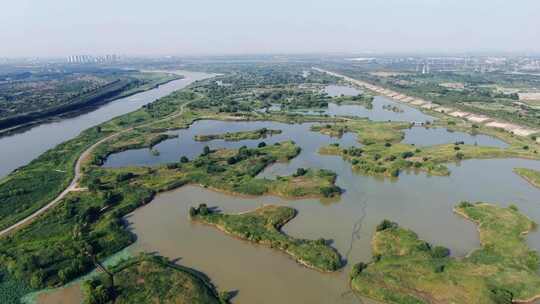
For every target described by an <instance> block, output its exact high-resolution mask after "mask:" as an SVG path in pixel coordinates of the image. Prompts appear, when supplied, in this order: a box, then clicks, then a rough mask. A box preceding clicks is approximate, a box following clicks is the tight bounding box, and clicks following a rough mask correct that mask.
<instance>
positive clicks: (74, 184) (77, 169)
mask: <svg viewBox="0 0 540 304" xmlns="http://www.w3.org/2000/svg"><path fill="white" fill-rule="evenodd" d="M190 103H191V101H189V102H186V103H184V104H182V105H181V106H180V110H179V111H178V112H176V113H175V114H172V115H171V116H167V117H165V118H162V119H160V120H156V121H152V122H149V123H146V124H142V125H138V126H135V127H131V128H128V129H125V130H122V131H119V132H116V133H114V134H111V135H109V136H107V137H105V138H102V139H101V140H99V141H98V142H96V143H95V144H93V145H92V146H90V147H89V148H88V149H86V150H84V152H82V153H81V155H80V156H79V158H78V159H77V162H76V163H75V175H74V176H73V179H72V180H71V182H70V184H69V186H67V188H66V189H64V191H62V192H61V193H60V194H59V195H58V196H57V197H56V198H55V199H53V200H52V201H50V202H49V203H48V204H47V205H45V206H43V207H41V208H40V209H38V210H37V211H35V212H34V213H32V214H31V215H29V216H27V217H26V218H24V219H22V220H20V221H18V222H17V223H15V224H13V225H11V226H9V227H8V228H6V229H4V230H2V231H0V237H3V236H5V235H7V234H9V233H10V232H13V231H15V230H17V229H19V228H21V227H23V226H24V225H26V224H29V223H31V222H32V221H34V220H35V219H36V218H37V217H38V216H40V215H41V214H43V213H45V212H46V211H47V210H49V209H51V208H52V207H54V206H56V205H57V204H58V203H59V202H60V201H61V200H62V199H63V198H64V197H66V195H67V194H68V193H70V192H71V191H78V190H80V188H79V187H78V184H79V181H80V179H81V177H82V171H81V167H82V164H83V162H84V161H85V160H86V159H87V158H88V157H89V156H90V155H91V154H92V152H93V151H94V150H95V149H96V147H98V146H99V145H101V144H102V143H104V142H106V141H108V140H110V139H113V138H115V137H118V136H120V135H122V134H124V133H127V132H129V131H132V130H133V129H135V128H140V127H146V126H150V125H152V124H155V123H159V122H163V121H167V120H169V119H174V118H176V117H178V116H180V115H182V114H184V109H185V107H186V106H187V105H189V104H190Z"/></svg>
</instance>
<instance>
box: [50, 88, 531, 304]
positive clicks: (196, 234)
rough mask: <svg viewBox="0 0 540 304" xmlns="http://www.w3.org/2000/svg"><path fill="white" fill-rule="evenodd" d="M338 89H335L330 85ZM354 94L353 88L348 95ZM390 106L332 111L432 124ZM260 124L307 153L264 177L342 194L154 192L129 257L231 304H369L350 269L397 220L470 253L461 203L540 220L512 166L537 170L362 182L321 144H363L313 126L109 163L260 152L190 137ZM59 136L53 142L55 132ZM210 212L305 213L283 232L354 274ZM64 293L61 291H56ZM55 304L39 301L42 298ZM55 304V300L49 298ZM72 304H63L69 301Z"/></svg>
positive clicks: (477, 140) (471, 169) (423, 133)
mask: <svg viewBox="0 0 540 304" xmlns="http://www.w3.org/2000/svg"><path fill="white" fill-rule="evenodd" d="M332 89H333V90H335V88H332ZM346 93H349V90H348V89H347V91H344V93H343V94H346ZM388 104H390V105H396V104H395V103H394V102H393V101H391V100H389V99H386V98H383V97H376V98H375V101H374V105H373V109H366V108H364V107H362V106H357V105H344V106H338V105H335V104H330V106H329V108H328V110H327V111H325V112H326V113H327V114H330V115H335V114H346V115H356V116H362V117H366V116H367V117H370V118H371V119H373V120H396V121H399V120H402V121H426V120H430V119H433V118H432V117H429V116H427V115H426V114H424V113H422V112H420V111H418V110H416V109H413V108H410V107H407V106H406V105H402V104H399V107H400V108H402V109H403V112H393V111H388V110H385V109H383V108H382V107H383V106H384V105H388ZM261 127H266V128H272V129H280V130H282V131H283V133H281V134H279V135H275V136H272V137H268V138H265V139H263V140H264V141H265V142H267V143H274V142H279V141H283V140H289V139H291V140H294V141H295V142H296V144H298V145H299V146H300V147H302V152H301V153H300V155H298V156H297V157H296V158H294V159H292V160H291V161H290V162H288V163H278V164H275V165H272V166H270V167H268V168H267V169H266V170H264V171H263V172H262V173H261V174H260V178H274V177H275V176H276V175H285V174H291V173H292V172H294V171H295V170H296V169H297V168H299V167H304V168H307V167H314V168H326V169H330V170H332V171H334V172H336V173H337V174H338V179H337V184H338V185H339V186H340V187H342V188H343V189H345V192H344V193H343V194H342V196H341V198H339V199H331V200H328V199H321V200H320V199H301V200H286V199H282V198H278V197H274V196H262V197H236V196H231V195H227V194H223V193H219V192H215V191H211V190H208V189H204V188H201V187H197V186H184V187H182V188H179V189H177V190H174V191H170V192H167V193H163V194H160V195H158V196H157V197H156V198H155V199H154V201H153V202H152V203H150V204H148V205H146V206H144V207H142V208H140V209H138V210H136V211H135V212H133V213H132V214H130V215H129V216H127V217H126V218H127V221H128V222H129V225H130V228H131V229H132V231H133V232H134V233H135V234H136V235H137V242H136V243H135V245H134V246H132V248H131V250H132V251H134V252H137V251H141V250H142V251H147V252H159V253H160V254H162V255H165V256H168V257H170V258H175V259H179V263H181V264H183V265H185V266H188V267H193V268H195V269H197V270H199V271H201V272H203V273H205V274H206V275H208V276H209V277H210V278H211V279H212V281H213V283H215V284H216V285H217V286H218V288H219V289H220V290H237V291H238V294H237V296H236V297H235V298H234V303H242V304H245V303H247V304H251V303H258V304H263V303H306V304H307V303H310V304H311V303H373V302H370V301H369V300H366V299H362V298H360V297H358V296H356V295H354V294H352V293H351V292H350V289H349V286H348V272H349V270H350V267H351V266H352V265H353V264H354V263H357V262H360V261H364V262H367V261H369V260H370V259H371V246H370V240H371V237H372V235H373V233H374V230H375V226H376V225H377V224H378V223H379V222H380V221H381V220H382V219H385V218H386V219H391V220H393V221H396V222H398V223H399V224H400V225H401V226H404V227H408V228H411V229H413V230H415V231H416V232H417V233H418V234H419V236H420V237H421V238H422V239H425V240H427V241H429V242H431V243H433V244H437V245H443V246H446V247H448V248H450V249H451V251H452V255H454V256H463V255H466V254H467V253H468V252H469V251H471V250H474V249H475V248H478V247H479V238H478V235H477V231H476V227H475V225H473V224H472V223H471V222H469V221H467V220H465V219H463V218H461V217H459V216H457V215H455V214H454V213H453V212H452V208H453V207H454V206H455V205H456V204H457V203H459V202H460V201H462V200H468V201H473V202H476V201H485V202H492V203H496V204H499V205H503V206H507V205H509V204H511V203H513V204H516V205H517V206H518V207H519V209H520V210H521V211H522V212H524V213H525V214H527V215H528V216H530V217H531V218H532V219H533V220H535V221H537V222H540V208H539V207H540V190H539V189H536V188H534V187H532V186H531V185H529V184H528V183H527V182H526V181H524V180H523V179H521V178H520V177H519V176H517V175H516V174H515V173H513V172H512V169H513V168H515V167H528V168H534V169H537V170H540V162H538V161H531V160H521V159H493V160H467V161H462V162H460V163H453V164H448V167H449V168H450V170H451V175H450V176H446V177H437V176H428V175H426V174H424V173H418V172H403V173H402V174H401V175H400V176H399V178H397V179H384V178H375V177H372V176H364V175H361V174H359V173H357V172H353V171H352V170H351V165H350V164H349V163H347V162H345V161H343V160H342V159H341V157H335V156H322V155H319V154H318V152H317V150H318V149H319V147H321V146H324V145H327V144H330V143H335V142H339V143H340V145H341V146H351V145H355V146H360V144H359V143H358V142H357V140H356V135H354V134H345V135H344V136H343V137H342V138H332V137H329V136H326V135H322V134H319V133H315V132H311V131H310V130H309V128H310V124H294V125H291V124H283V123H274V122H222V121H208V120H203V121H197V122H195V123H194V124H193V125H192V126H191V127H190V128H189V129H184V130H177V131H173V133H177V134H178V135H179V137H178V138H174V139H171V140H167V141H165V142H162V143H160V144H158V145H157V146H155V147H154V148H155V149H156V150H158V151H159V152H160V153H159V155H156V154H155V153H150V151H149V150H148V149H139V150H130V151H125V152H121V153H117V154H113V155H111V156H110V157H109V159H108V160H107V162H106V163H105V166H108V167H120V166H128V165H143V166H150V165H155V164H161V163H167V162H171V161H177V160H178V159H179V158H180V157H181V156H182V155H186V156H188V157H189V158H193V157H195V156H197V155H199V154H200V153H201V152H202V149H203V147H204V146H205V145H209V146H210V147H212V148H233V147H240V146H242V145H247V146H255V145H257V143H258V142H260V141H261V140H246V141H240V142H225V141H222V140H215V141H210V142H207V143H201V142H196V141H194V140H193V136H194V135H198V134H213V133H224V132H235V131H241V130H253V129H257V128H261ZM51 136H52V135H51ZM456 141H464V142H466V143H468V144H477V145H486V146H499V147H504V146H506V144H505V143H504V142H502V141H500V140H498V139H495V138H492V137H489V136H485V135H477V136H472V135H469V134H465V133H461V132H449V131H447V130H445V129H425V128H423V127H413V128H411V129H409V130H406V132H405V139H404V142H407V143H411V144H415V145H417V146H424V145H433V144H442V143H454V142H456ZM199 203H206V204H208V205H210V206H217V207H219V209H221V210H222V211H223V212H242V211H247V210H252V209H255V208H256V207H259V206H261V205H263V204H280V205H287V206H291V207H294V208H296V209H297V210H298V216H297V217H296V218H295V219H293V220H292V221H291V222H290V223H288V224H287V225H285V226H284V228H283V231H284V232H285V233H287V234H290V235H292V236H294V237H298V238H310V239H316V238H320V237H323V238H325V239H329V240H332V245H333V246H334V247H335V248H336V249H337V250H338V251H339V252H340V254H341V255H342V256H343V258H344V259H346V260H347V265H346V266H345V267H344V268H343V269H342V270H341V271H338V272H336V273H333V274H322V273H319V272H317V271H314V270H311V269H308V268H306V267H303V266H301V265H299V264H297V263H296V262H295V261H294V260H292V259H291V258H289V257H288V256H287V255H285V254H283V253H281V252H279V251H275V250H273V249H270V248H268V247H264V246H257V245H254V244H252V243H249V242H245V241H242V240H238V239H236V238H233V237H230V236H228V235H226V234H224V233H222V232H220V231H218V230H217V229H215V228H212V227H209V226H205V225H201V224H195V223H191V222H190V221H189V219H188V215H187V211H188V208H189V207H190V206H194V205H197V204H199ZM527 241H528V243H529V244H530V246H531V247H532V248H533V249H536V250H540V234H539V233H537V232H533V233H531V234H530V235H529V236H528V237H527ZM56 295H58V293H57V294H56ZM50 296H52V297H43V300H46V299H47V298H49V299H51V298H54V293H53V294H51V295H50ZM47 302H48V303H51V302H49V301H47ZM66 303H68V302H66Z"/></svg>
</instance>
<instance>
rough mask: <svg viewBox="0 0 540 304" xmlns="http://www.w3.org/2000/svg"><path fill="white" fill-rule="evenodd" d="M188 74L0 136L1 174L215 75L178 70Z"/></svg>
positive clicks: (2, 175)
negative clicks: (84, 131) (62, 117)
mask: <svg viewBox="0 0 540 304" xmlns="http://www.w3.org/2000/svg"><path fill="white" fill-rule="evenodd" d="M176 73H178V74H180V75H183V76H184V78H182V79H179V80H174V81H171V82H168V83H166V84H163V85H161V86H159V87H157V88H155V89H152V90H148V91H145V92H141V93H138V94H134V95H132V96H128V97H125V98H120V99H116V100H114V101H112V102H110V103H107V104H105V105H103V106H101V107H99V108H97V109H96V110H94V111H90V112H88V113H85V114H83V115H78V116H75V117H72V118H66V119H61V120H58V121H54V122H49V123H45V124H41V125H38V126H36V127H33V128H31V129H29V130H26V131H23V132H20V133H16V134H13V135H10V136H4V137H0V147H2V148H1V149H2V150H1V151H2V153H1V154H0V156H1V157H0V178H2V177H4V176H6V175H8V174H9V173H10V172H11V171H13V170H14V169H16V168H18V167H20V166H23V165H26V164H28V163H29V162H30V161H31V160H33V159H34V158H36V157H38V156H39V155H40V154H42V153H43V152H45V151H47V150H49V149H51V148H53V147H54V146H56V145H58V144H59V143H62V142H64V141H66V140H69V139H72V138H74V137H75V136H77V135H78V134H79V133H80V132H81V131H83V130H85V129H88V128H90V127H93V126H95V125H98V124H100V123H102V122H105V121H107V120H110V119H111V118H114V117H116V116H119V115H122V114H126V113H129V112H132V111H134V110H137V109H138V108H140V107H141V106H143V105H145V104H147V103H150V102H152V101H154V100H156V99H158V98H161V97H163V96H166V95H169V94H170V93H172V92H174V91H176V90H179V89H182V88H184V87H186V86H187V85H189V84H190V83H192V82H194V81H197V80H200V79H204V78H208V77H211V75H209V74H205V73H197V72H188V71H177V72H176Z"/></svg>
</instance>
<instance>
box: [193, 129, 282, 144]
mask: <svg viewBox="0 0 540 304" xmlns="http://www.w3.org/2000/svg"><path fill="white" fill-rule="evenodd" d="M281 132H282V131H281V130H273V129H267V128H260V129H257V130H253V131H240V132H227V133H222V134H209V135H195V140H196V141H211V140H216V139H223V140H225V141H241V140H247V139H261V138H266V137H268V136H272V135H276V134H281Z"/></svg>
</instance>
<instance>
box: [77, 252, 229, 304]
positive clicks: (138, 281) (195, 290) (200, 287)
mask: <svg viewBox="0 0 540 304" xmlns="http://www.w3.org/2000/svg"><path fill="white" fill-rule="evenodd" d="M82 288H83V293H84V298H85V299H84V303H85V304H108V303H116V304H124V303H125V304H131V303H138V304H152V303H163V304H225V303H228V298H229V294H228V293H221V294H220V293H218V292H217V290H216V289H215V288H214V286H212V284H211V283H210V282H209V281H208V279H207V278H206V277H204V276H203V275H201V274H200V273H198V272H197V271H195V270H192V269H190V268H187V267H183V266H180V265H177V264H174V263H172V262H171V261H169V260H168V259H166V258H165V257H161V256H153V255H149V254H141V255H140V256H138V257H132V258H130V259H127V260H124V261H122V262H120V263H119V264H118V265H115V266H113V267H112V268H111V269H109V270H107V273H102V274H100V275H99V276H98V277H96V278H93V279H90V280H88V281H85V282H84V283H83V286H82Z"/></svg>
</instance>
